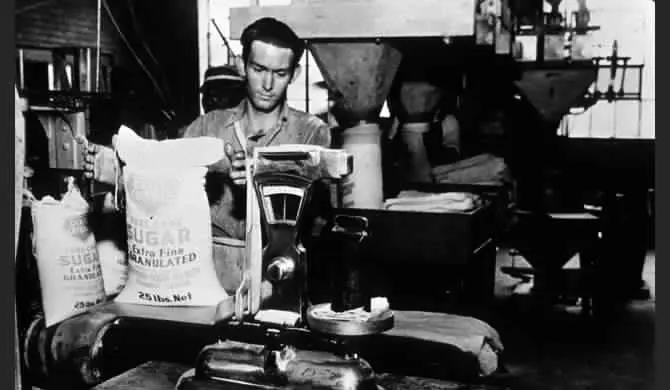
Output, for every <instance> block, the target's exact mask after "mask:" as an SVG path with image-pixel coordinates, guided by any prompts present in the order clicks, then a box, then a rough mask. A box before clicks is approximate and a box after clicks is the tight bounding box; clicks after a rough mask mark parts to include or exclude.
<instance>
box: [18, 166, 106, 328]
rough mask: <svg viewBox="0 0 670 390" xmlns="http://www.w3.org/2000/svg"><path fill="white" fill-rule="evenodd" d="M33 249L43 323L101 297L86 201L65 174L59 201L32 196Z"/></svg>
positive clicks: (48, 323)
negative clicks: (64, 192)
mask: <svg viewBox="0 0 670 390" xmlns="http://www.w3.org/2000/svg"><path fill="white" fill-rule="evenodd" d="M31 210H32V213H31V214H32V219H33V249H34V251H35V257H36V259H37V271H38V274H39V278H40V285H41V287H42V304H43V306H44V317H45V322H46V326H51V325H53V324H55V323H58V322H60V321H63V320H65V319H67V318H69V317H72V316H74V315H75V314H78V313H81V312H83V311H85V310H86V309H88V308H89V307H91V306H95V305H97V304H99V303H102V302H104V300H105V291H104V287H103V280H102V272H101V270H100V262H99V260H98V252H97V249H96V243H95V237H94V235H93V233H92V232H91V230H90V228H89V224H88V213H89V204H88V202H86V200H85V199H84V198H83V197H82V195H81V193H80V192H79V189H78V188H77V187H76V186H75V185H74V179H73V178H69V181H68V191H67V193H66V194H65V195H63V197H62V199H61V200H60V201H59V200H56V199H54V198H53V197H51V196H46V197H44V198H42V199H41V200H33V202H32V206H31Z"/></svg>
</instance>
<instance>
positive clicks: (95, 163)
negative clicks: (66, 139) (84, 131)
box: [77, 136, 116, 184]
mask: <svg viewBox="0 0 670 390" xmlns="http://www.w3.org/2000/svg"><path fill="white" fill-rule="evenodd" d="M115 138H116V136H115V137H114V138H113V139H112V144H114V141H116V139H115ZM77 142H78V143H79V145H81V146H82V153H83V154H84V176H85V177H86V178H88V179H91V178H92V179H94V180H96V181H99V182H101V183H106V184H114V182H115V180H116V161H115V160H116V155H115V153H114V149H112V148H110V147H108V146H102V145H98V144H94V143H91V142H88V140H87V139H85V138H83V137H79V138H77Z"/></svg>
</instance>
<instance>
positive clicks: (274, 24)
mask: <svg viewBox="0 0 670 390" xmlns="http://www.w3.org/2000/svg"><path fill="white" fill-rule="evenodd" d="M241 41H242V59H243V60H244V63H245V64H246V63H247V61H248V60H249V54H250V53H251V44H252V43H253V42H254V41H262V42H266V43H269V44H272V45H275V46H277V47H281V48H285V49H291V51H292V52H293V63H292V64H291V67H292V69H295V67H296V65H298V63H299V62H300V58H302V54H303V52H304V51H305V44H304V43H303V41H302V40H301V39H300V38H299V37H298V36H297V35H296V33H295V32H294V31H293V30H292V29H291V28H290V27H289V26H288V25H286V23H284V22H281V21H279V20H277V19H275V18H269V17H266V18H261V19H258V20H256V21H255V22H253V23H251V24H250V25H248V26H247V27H246V28H245V29H244V31H243V32H242V38H241Z"/></svg>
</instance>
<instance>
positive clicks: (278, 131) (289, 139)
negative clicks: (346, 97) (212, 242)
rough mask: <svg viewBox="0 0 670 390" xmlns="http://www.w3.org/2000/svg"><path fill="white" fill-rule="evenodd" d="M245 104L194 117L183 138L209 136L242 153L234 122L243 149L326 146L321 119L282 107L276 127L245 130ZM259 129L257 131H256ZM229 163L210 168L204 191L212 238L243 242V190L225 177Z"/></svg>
mask: <svg viewBox="0 0 670 390" xmlns="http://www.w3.org/2000/svg"><path fill="white" fill-rule="evenodd" d="M248 104H249V102H248V101H247V100H246V99H245V100H243V101H242V102H241V103H240V104H239V105H238V106H237V107H234V108H229V109H225V110H214V111H210V112H208V113H207V114H205V115H202V116H200V117H198V118H197V119H196V120H195V121H193V123H191V124H190V125H189V126H188V127H187V128H186V131H185V133H184V137H201V136H212V137H217V138H220V139H222V140H223V141H224V142H225V143H230V144H231V145H232V146H233V150H234V151H235V152H238V151H242V150H243V148H242V145H240V143H239V141H238V140H237V137H236V136H235V122H239V123H240V125H242V129H243V130H245V134H246V136H247V149H248V150H249V151H252V150H253V148H254V147H256V146H270V145H281V144H311V145H320V146H325V147H330V142H331V137H330V128H329V127H328V125H326V123H324V122H323V121H322V120H321V119H319V118H317V117H316V116H314V115H311V114H308V113H306V112H302V111H298V110H295V109H293V108H291V107H289V106H288V105H286V104H284V107H283V109H282V112H281V115H280V120H279V122H278V123H277V125H276V126H275V127H273V128H271V129H268V130H267V131H263V130H261V129H248V128H247V127H248V126H249V118H248V115H247V109H248ZM259 130H260V131H259ZM229 170H230V161H229V160H228V159H227V158H224V159H222V160H221V161H219V162H217V163H216V164H214V165H213V166H211V167H210V174H208V178H207V184H206V187H207V192H208V196H209V199H210V212H211V215H212V228H213V234H214V235H215V236H223V237H231V238H237V239H244V234H245V224H244V220H245V214H246V200H245V195H246V190H245V189H244V188H243V187H241V186H236V185H234V184H233V183H232V181H231V180H230V178H229V177H228V172H229Z"/></svg>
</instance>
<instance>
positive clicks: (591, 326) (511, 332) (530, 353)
mask: <svg viewBox="0 0 670 390" xmlns="http://www.w3.org/2000/svg"><path fill="white" fill-rule="evenodd" d="M514 261H515V262H516V265H517V266H518V265H523V263H524V260H523V258H519V257H516V259H515V260H514ZM511 263H512V258H511V257H510V256H509V255H508V253H507V251H505V250H501V252H500V254H499V255H498V267H497V268H498V269H497V277H496V296H497V300H496V304H495V305H494V309H493V310H492V313H490V315H487V317H488V318H486V320H487V321H488V322H489V323H491V325H493V326H494V327H496V328H497V329H498V330H499V332H500V333H501V337H502V340H503V343H504V344H505V347H506V351H505V353H504V356H503V359H504V361H505V365H506V367H507V368H508V370H509V376H510V381H511V382H510V383H511V384H512V388H513V389H515V390H516V389H519V390H524V389H543V390H559V389H560V390H565V389H569V390H586V389H590V390H597V389H603V390H624V389H625V390H636V389H640V390H642V389H651V388H653V387H654V386H653V384H654V336H655V335H654V333H655V254H654V253H653V252H650V253H648V255H647V258H646V263H645V267H644V274H643V275H644V279H645V281H646V282H647V284H648V285H649V287H650V290H651V299H649V300H640V301H633V302H631V303H630V304H628V305H627V306H626V308H625V310H624V311H623V312H622V313H620V314H618V315H617V316H616V317H612V318H610V319H608V320H597V319H594V318H587V317H584V316H582V315H580V310H579V307H578V306H576V305H573V306H563V305H561V306H558V307H556V308H554V309H553V310H551V311H550V312H548V313H544V314H543V315H541V316H540V315H537V312H534V311H532V310H531V309H530V307H529V305H528V300H529V295H528V294H527V291H528V290H529V288H528V287H529V286H528V283H525V284H524V283H521V284H520V283H519V279H514V278H511V277H509V276H507V275H505V274H503V273H501V272H500V266H503V265H511ZM577 265H578V258H575V259H573V260H572V261H570V263H568V264H567V265H566V267H567V268H572V267H575V266H577Z"/></svg>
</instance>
